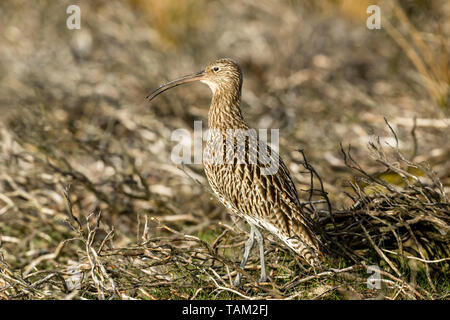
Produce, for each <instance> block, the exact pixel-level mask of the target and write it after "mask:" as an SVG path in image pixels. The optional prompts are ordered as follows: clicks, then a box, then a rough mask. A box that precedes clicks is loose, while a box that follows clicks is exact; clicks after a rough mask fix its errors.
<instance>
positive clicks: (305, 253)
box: [147, 59, 320, 286]
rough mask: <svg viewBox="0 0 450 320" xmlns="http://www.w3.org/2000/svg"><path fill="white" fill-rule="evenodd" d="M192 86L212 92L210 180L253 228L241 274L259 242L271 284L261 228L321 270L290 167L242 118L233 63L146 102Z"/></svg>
mask: <svg viewBox="0 0 450 320" xmlns="http://www.w3.org/2000/svg"><path fill="white" fill-rule="evenodd" d="M193 81H201V82H203V83H206V84H207V85H208V86H209V87H210V88H211V91H212V93H213V97H212V100H211V106H210V108H209V112H208V129H209V136H208V138H207V141H206V146H205V150H204V152H203V155H204V156H203V164H204V169H205V174H206V177H207V179H208V182H209V184H210V186H211V188H212V190H213V191H214V193H215V195H216V196H217V198H218V199H219V200H220V202H221V203H222V204H224V205H225V207H226V208H227V209H228V211H229V212H230V213H231V214H234V215H237V216H238V217H241V218H243V219H245V220H246V221H247V222H248V223H249V225H250V236H249V238H248V240H247V241H246V243H245V246H244V253H243V257H242V261H241V264H240V267H241V269H244V267H245V264H246V262H247V259H248V256H249V254H250V250H251V249H252V247H253V244H254V240H255V239H256V241H257V243H258V246H259V255H260V263H261V277H260V281H261V282H264V281H267V280H268V277H267V274H266V269H265V264H264V239H263V236H262V234H261V232H260V231H259V228H263V229H265V230H267V231H269V232H271V233H273V234H275V235H276V236H277V237H278V238H279V239H280V240H281V241H282V242H283V243H285V244H286V245H287V246H288V247H289V248H290V249H292V250H293V251H294V252H296V253H297V254H299V255H300V256H301V257H302V258H303V259H304V260H306V261H307V262H308V263H309V264H310V265H312V266H316V265H318V264H319V263H320V260H319V258H318V257H319V255H320V241H319V239H318V237H317V236H316V234H314V232H313V231H312V228H311V222H310V218H309V217H308V216H307V215H306V214H305V213H303V212H302V209H301V206H300V201H299V198H298V195H297V190H296V188H295V185H294V183H293V181H292V179H291V177H290V174H289V170H288V168H287V167H286V165H285V164H284V162H283V161H282V159H281V158H280V157H279V156H278V154H277V153H276V152H275V151H273V150H272V149H271V147H270V146H269V145H267V144H266V143H265V142H264V141H263V140H262V139H259V138H258V137H257V136H255V134H254V133H255V131H254V130H252V129H250V128H249V126H248V125H247V123H246V122H245V121H244V119H243V117H242V113H241V108H240V102H241V89H242V72H241V69H240V68H239V66H238V65H237V64H236V63H235V62H234V61H232V60H230V59H219V60H216V61H214V62H212V63H210V64H209V65H208V66H207V67H206V68H205V69H204V70H202V71H200V72H198V73H195V74H191V75H188V76H184V77H181V78H179V79H177V80H173V81H170V82H168V83H166V84H164V85H162V86H160V87H159V88H157V89H155V90H154V91H152V92H151V93H150V94H149V95H148V96H147V98H148V99H149V100H152V99H153V98H155V97H156V96H157V95H159V94H160V93H162V92H164V91H166V90H168V89H170V88H173V87H176V86H178V85H181V84H184V83H188V82H193ZM255 141H256V143H254V142H255ZM268 160H269V161H268ZM274 163H275V169H274V168H273V167H274V166H273V164H274ZM268 164H270V165H268ZM241 277H242V275H241V273H239V272H238V273H237V276H236V279H235V281H234V285H236V286H237V285H239V284H240V280H241Z"/></svg>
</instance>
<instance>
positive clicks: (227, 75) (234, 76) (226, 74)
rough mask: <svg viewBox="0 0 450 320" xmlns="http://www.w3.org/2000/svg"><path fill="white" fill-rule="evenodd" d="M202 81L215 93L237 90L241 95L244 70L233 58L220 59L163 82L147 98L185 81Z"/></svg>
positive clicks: (151, 97)
mask: <svg viewBox="0 0 450 320" xmlns="http://www.w3.org/2000/svg"><path fill="white" fill-rule="evenodd" d="M193 81H201V82H203V83H206V84H207V85H208V86H209V87H210V88H211V90H212V92H213V94H215V93H216V92H218V91H223V92H236V94H239V95H240V91H241V87H242V72H241V69H240V68H239V66H238V65H237V64H236V63H235V62H234V61H233V60H231V59H219V60H216V61H214V62H212V63H210V64H209V65H208V66H207V67H206V68H205V69H204V70H202V71H200V72H197V73H194V74H190V75H187V76H184V77H181V78H179V79H176V80H173V81H170V82H168V83H166V84H163V85H162V86H160V87H159V88H157V89H155V90H153V91H152V92H151V93H150V94H149V95H148V96H147V98H148V99H149V100H152V99H153V98H155V97H156V96H157V95H159V94H161V93H163V92H164V91H166V90H168V89H170V88H173V87H176V86H179V85H181V84H184V83H188V82H193Z"/></svg>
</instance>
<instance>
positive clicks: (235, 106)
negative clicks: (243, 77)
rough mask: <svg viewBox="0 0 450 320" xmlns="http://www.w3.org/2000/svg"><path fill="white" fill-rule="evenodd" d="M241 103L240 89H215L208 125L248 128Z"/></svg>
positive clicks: (218, 127) (224, 127) (222, 127)
mask: <svg viewBox="0 0 450 320" xmlns="http://www.w3.org/2000/svg"><path fill="white" fill-rule="evenodd" d="M240 105H241V91H240V90H235V92H230V91H229V90H220V88H218V89H217V90H215V92H214V94H213V97H212V100H211V106H210V107H209V112H208V127H209V128H211V129H219V130H226V129H245V130H246V129H248V125H247V124H246V123H245V121H244V118H243V117H242V112H241V107H240Z"/></svg>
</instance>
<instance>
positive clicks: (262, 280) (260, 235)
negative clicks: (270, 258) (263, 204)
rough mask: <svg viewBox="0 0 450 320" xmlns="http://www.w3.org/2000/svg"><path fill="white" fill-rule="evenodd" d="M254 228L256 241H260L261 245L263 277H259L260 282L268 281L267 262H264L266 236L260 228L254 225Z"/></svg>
mask: <svg viewBox="0 0 450 320" xmlns="http://www.w3.org/2000/svg"><path fill="white" fill-rule="evenodd" d="M252 229H255V231H254V233H255V236H256V242H258V246H259V260H260V262H261V277H260V278H259V282H266V281H267V280H268V279H269V278H268V277H267V274H266V264H265V263H264V238H263V236H262V234H261V232H260V231H259V230H258V228H256V227H255V226H252Z"/></svg>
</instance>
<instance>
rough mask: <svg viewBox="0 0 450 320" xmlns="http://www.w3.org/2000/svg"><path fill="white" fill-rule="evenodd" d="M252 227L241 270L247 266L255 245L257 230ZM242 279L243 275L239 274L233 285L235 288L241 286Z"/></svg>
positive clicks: (246, 243)
mask: <svg viewBox="0 0 450 320" xmlns="http://www.w3.org/2000/svg"><path fill="white" fill-rule="evenodd" d="M250 226H251V230H250V237H249V238H248V239H247V241H246V242H245V246H244V255H243V256H242V261H241V269H244V267H245V264H246V263H247V259H248V256H249V255H250V250H251V249H252V247H253V243H254V242H255V230H256V228H255V227H254V226H253V225H250ZM241 277H242V273H240V272H238V273H237V275H236V279H234V282H233V285H234V286H235V287H237V286H239V285H240V283H241Z"/></svg>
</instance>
